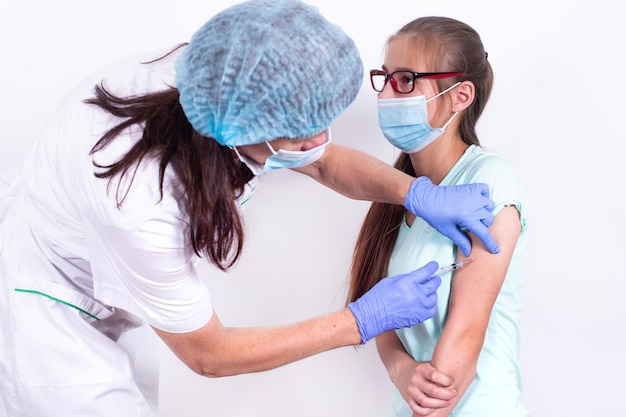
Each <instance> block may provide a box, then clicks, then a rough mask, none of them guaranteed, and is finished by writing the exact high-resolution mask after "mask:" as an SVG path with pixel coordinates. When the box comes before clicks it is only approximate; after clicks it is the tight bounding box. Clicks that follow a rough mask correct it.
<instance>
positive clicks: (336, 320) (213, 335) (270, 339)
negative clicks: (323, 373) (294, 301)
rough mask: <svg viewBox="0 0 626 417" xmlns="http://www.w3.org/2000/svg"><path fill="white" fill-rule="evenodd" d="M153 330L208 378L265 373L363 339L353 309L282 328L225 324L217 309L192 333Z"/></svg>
mask: <svg viewBox="0 0 626 417" xmlns="http://www.w3.org/2000/svg"><path fill="white" fill-rule="evenodd" d="M153 329H154V330H155V332H156V333H157V334H158V335H159V336H160V337H161V339H163V341H164V342H165V343H166V344H167V345H168V346H169V348H170V349H171V350H172V351H173V352H174V354H176V356H177V357H178V358H179V359H180V360H181V361H182V362H184V363H185V364H186V365H187V366H188V367H189V368H190V369H192V370H193V371H194V372H196V373H198V374H200V375H203V376H206V377H222V376H229V375H238V374H243V373H250V372H260V371H265V370H269V369H273V368H276V367H279V366H282V365H286V364H288V363H291V362H294V361H297V360H300V359H303V358H306V357H309V356H312V355H315V354H318V353H321V352H324V351H328V350H331V349H335V348H338V347H342V346H353V345H358V344H359V343H361V336H360V334H359V329H358V327H357V324H356V320H355V319H354V316H353V315H352V313H351V312H350V310H349V309H347V308H344V309H343V310H340V311H338V312H335V313H331V314H327V315H324V316H319V317H316V318H313V319H310V320H307V321H303V322H299V323H294V324H290V325H284V326H276V327H248V328H234V327H224V326H223V325H222V323H221V321H220V319H219V317H218V316H217V314H215V312H214V314H213V316H212V318H211V320H210V321H209V322H208V323H207V324H206V325H205V326H204V327H202V328H200V329H198V330H195V331H192V332H188V333H170V332H165V331H162V330H159V329H156V328H154V327H153Z"/></svg>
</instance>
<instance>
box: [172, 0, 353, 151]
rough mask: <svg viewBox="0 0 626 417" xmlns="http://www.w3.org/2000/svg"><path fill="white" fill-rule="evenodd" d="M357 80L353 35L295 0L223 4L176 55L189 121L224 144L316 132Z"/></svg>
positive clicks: (348, 96) (350, 97)
mask: <svg viewBox="0 0 626 417" xmlns="http://www.w3.org/2000/svg"><path fill="white" fill-rule="evenodd" d="M362 81H363V65H362V63H361V59H360V56H359V53H358V50H357V48H356V46H355V44H354V42H353V41H352V39H350V37H348V35H346V34H345V33H344V31H343V30H342V29H341V28H340V27H339V26H337V25H334V24H331V23H330V22H328V21H327V20H326V19H325V18H324V17H323V16H322V15H321V14H320V12H319V11H318V9H317V8H315V7H313V6H310V5H307V4H305V3H302V2H301V1H299V0H252V1H247V2H244V3H240V4H238V5H235V6H233V7H230V8H228V9H226V10H224V11H222V12H220V13H219V14H217V15H215V16H214V17H213V18H211V19H210V20H209V21H208V22H207V23H205V24H204V26H202V27H201V28H200V29H199V30H198V31H197V32H196V33H195V34H194V35H193V36H192V38H191V41H190V42H189V45H188V46H187V47H186V48H185V50H184V51H183V52H182V54H181V56H180V57H179V58H178V60H177V61H176V86H177V88H178V90H179V92H180V103H181V105H182V107H183V110H184V112H185V115H186V116H187V118H188V120H189V122H190V123H191V125H192V126H193V128H194V129H195V130H196V131H198V132H199V133H200V134H201V135H203V136H207V137H211V138H214V139H215V140H217V141H218V142H219V143H220V144H222V145H227V146H241V145H251V144H255V143H261V142H264V141H271V140H274V139H276V138H279V137H285V138H302V137H307V136H311V135H314V134H317V133H319V132H321V131H323V130H324V129H326V128H327V127H328V126H330V124H331V123H332V122H333V120H335V118H337V116H339V114H340V113H341V112H342V111H344V110H345V109H346V108H347V107H348V105H350V103H352V101H353V100H354V98H355V97H356V95H357V93H358V91H359V89H360V87H361V83H362Z"/></svg>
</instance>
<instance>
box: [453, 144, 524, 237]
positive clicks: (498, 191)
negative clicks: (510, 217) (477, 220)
mask: <svg viewBox="0 0 626 417" xmlns="http://www.w3.org/2000/svg"><path fill="white" fill-rule="evenodd" d="M463 182H464V183H486V184H487V185H488V186H489V197H490V198H491V199H492V200H493V202H494V204H495V207H494V210H493V214H494V215H496V214H498V213H499V212H500V211H502V209H503V208H504V207H506V206H515V207H516V208H517V210H518V211H519V213H520V220H521V224H522V227H523V228H525V227H526V222H527V217H528V215H527V212H528V197H527V195H526V191H525V189H524V186H523V184H522V181H521V179H520V177H519V175H518V174H517V172H516V171H515V169H514V167H513V166H512V165H511V163H510V162H508V161H507V160H505V159H504V158H502V157H501V156H499V155H497V154H491V153H485V154H483V155H482V157H481V158H479V159H478V160H477V161H476V163H475V164H474V165H473V166H472V168H471V169H469V170H468V171H467V172H466V178H465V179H464V181H463Z"/></svg>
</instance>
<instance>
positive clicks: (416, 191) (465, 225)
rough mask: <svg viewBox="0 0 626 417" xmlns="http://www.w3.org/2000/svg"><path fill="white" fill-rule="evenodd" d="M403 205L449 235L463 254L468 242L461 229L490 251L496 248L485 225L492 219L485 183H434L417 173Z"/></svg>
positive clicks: (495, 250)
mask: <svg viewBox="0 0 626 417" xmlns="http://www.w3.org/2000/svg"><path fill="white" fill-rule="evenodd" d="M404 207H406V209H407V210H409V211H411V212H412V213H414V214H415V215H416V216H418V217H421V218H422V219H424V220H425V221H426V222H427V223H428V224H429V225H431V226H432V227H434V228H435V229H436V230H437V231H438V232H439V233H441V234H442V235H445V236H447V237H449V238H450V239H452V241H453V242H454V243H455V244H456V245H457V246H458V247H459V248H460V249H461V250H462V251H463V254H464V255H465V256H468V255H469V254H470V251H471V250H472V245H471V243H470V240H469V237H468V236H467V235H466V234H465V233H464V231H467V232H471V233H473V234H475V235H476V237H478V238H479V239H480V240H482V242H483V243H484V244H485V247H486V248H487V250H489V251H490V252H492V253H498V252H500V247H499V246H498V244H497V243H496V241H495V240H494V238H493V236H491V233H489V229H487V228H488V227H489V226H491V225H492V224H493V220H494V219H493V214H491V211H492V210H493V207H494V204H493V201H491V199H490V198H489V187H487V184H462V185H450V186H437V185H433V183H432V182H431V181H430V179H428V178H427V177H419V178H417V179H416V180H415V181H413V183H412V184H411V188H410V189H409V192H408V193H407V195H406V198H405V200H404Z"/></svg>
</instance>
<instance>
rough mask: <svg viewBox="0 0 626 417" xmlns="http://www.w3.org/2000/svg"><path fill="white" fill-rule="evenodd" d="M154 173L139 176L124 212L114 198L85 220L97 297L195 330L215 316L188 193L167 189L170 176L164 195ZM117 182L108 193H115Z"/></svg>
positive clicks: (156, 321)
mask: <svg viewBox="0 0 626 417" xmlns="http://www.w3.org/2000/svg"><path fill="white" fill-rule="evenodd" d="M154 171H156V167H150V166H149V165H148V164H144V166H142V167H141V168H140V169H139V170H138V171H137V172H136V173H135V175H134V178H133V183H132V185H131V188H130V189H129V192H128V193H127V194H126V198H125V199H124V201H123V203H122V204H121V206H120V207H117V205H116V203H115V199H112V198H108V199H105V198H103V199H102V200H101V201H100V203H99V204H98V205H96V207H94V210H93V211H92V212H91V213H89V214H87V215H86V216H85V217H86V218H87V222H88V225H87V231H88V233H87V241H88V242H89V245H90V251H91V259H92V263H91V265H92V274H93V277H94V295H95V297H96V298H97V299H99V300H100V301H102V302H105V303H106V304H108V305H110V306H113V307H116V308H121V309H123V310H126V311H128V312H130V313H132V314H134V315H136V316H139V317H141V318H143V319H144V320H146V321H147V322H148V323H149V324H151V325H152V326H154V327H156V328H159V329H161V330H164V331H169V332H173V333H180V332H188V331H193V330H196V329H198V328H200V327H202V326H203V325H204V324H206V323H207V322H208V321H209V320H210V318H211V316H212V311H213V310H212V305H211V301H210V296H209V291H208V288H207V287H206V284H205V283H204V282H202V280H201V279H200V277H199V275H198V271H197V269H196V267H195V264H196V262H197V261H198V259H199V258H198V256H197V255H196V254H195V252H194V251H193V249H192V248H191V245H190V244H189V242H188V238H187V236H188V223H187V220H186V216H185V215H183V213H182V210H181V207H180V205H181V204H183V203H182V201H183V200H182V197H181V196H182V193H180V192H176V187H175V186H173V185H171V184H170V185H167V184H168V183H169V182H170V181H171V182H172V183H174V181H173V178H174V176H173V175H172V174H171V173H170V175H166V186H165V189H164V194H163V196H161V193H160V191H159V189H158V173H157V172H154ZM101 181H104V180H101ZM115 184H116V183H115V182H114V183H113V186H109V187H107V188H106V190H103V192H108V193H112V192H113V191H112V190H116V189H117V188H116V185H115ZM124 186H125V185H123V186H122V188H120V189H121V190H124V189H125V188H124ZM113 194H114V192H113ZM109 197H110V196H109Z"/></svg>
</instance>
